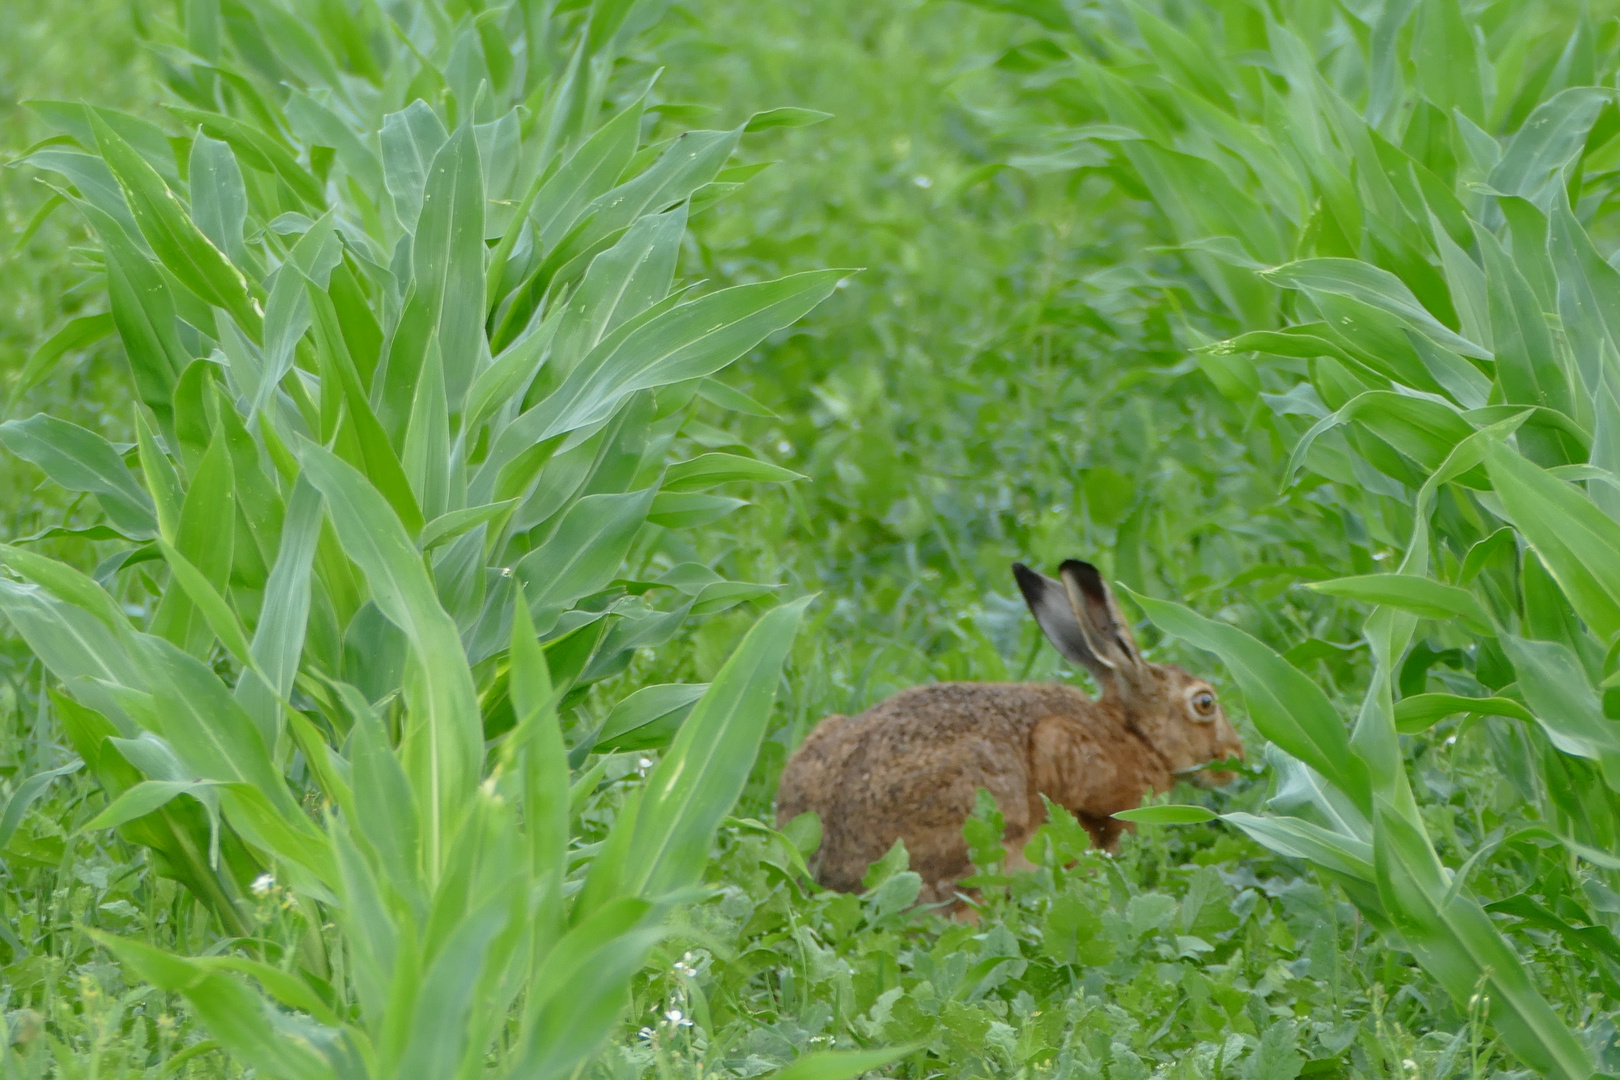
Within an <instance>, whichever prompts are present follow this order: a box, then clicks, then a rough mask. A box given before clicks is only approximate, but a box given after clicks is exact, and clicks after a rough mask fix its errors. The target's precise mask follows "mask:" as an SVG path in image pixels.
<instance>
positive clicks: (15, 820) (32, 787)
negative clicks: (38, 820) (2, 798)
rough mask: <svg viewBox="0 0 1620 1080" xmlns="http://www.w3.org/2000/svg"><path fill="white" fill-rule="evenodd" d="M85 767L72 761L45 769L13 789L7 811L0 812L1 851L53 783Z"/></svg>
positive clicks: (82, 763)
mask: <svg viewBox="0 0 1620 1080" xmlns="http://www.w3.org/2000/svg"><path fill="white" fill-rule="evenodd" d="M83 767H84V762H83V761H70V762H68V763H67V764H66V765H59V766H57V767H56V768H54V769H43V770H41V771H40V772H37V773H35V774H34V775H32V776H30V777H28V778H27V779H25V780H23V781H21V782H20V783H18V784H17V786H16V787H15V788H13V789H12V792H11V798H9V799H7V800H6V808H5V810H4V811H3V812H0V851H4V850H5V848H6V845H7V844H9V843H11V836H12V834H13V833H15V832H16V831H17V826H18V825H20V824H22V819H23V815H24V814H26V813H28V808H29V807H30V806H32V805H34V802H35V801H36V800H37V799H38V798H39V797H40V796H41V795H43V794H45V792H46V791H48V790H49V789H50V786H51V781H53V780H56V779H57V778H58V777H62V776H67V775H69V774H71V773H76V772H78V771H79V770H80V769H82V768H83Z"/></svg>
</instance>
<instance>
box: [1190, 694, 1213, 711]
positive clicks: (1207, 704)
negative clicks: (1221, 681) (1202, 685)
mask: <svg viewBox="0 0 1620 1080" xmlns="http://www.w3.org/2000/svg"><path fill="white" fill-rule="evenodd" d="M1192 707H1193V708H1194V709H1195V710H1196V711H1197V713H1198V715H1199V716H1209V715H1210V714H1211V713H1213V712H1214V711H1215V695H1214V694H1212V693H1210V692H1209V691H1208V690H1200V691H1198V693H1196V694H1194V695H1193V698H1192Z"/></svg>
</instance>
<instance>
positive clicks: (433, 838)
mask: <svg viewBox="0 0 1620 1080" xmlns="http://www.w3.org/2000/svg"><path fill="white" fill-rule="evenodd" d="M298 453H299V459H300V461H302V463H303V466H304V469H305V473H306V475H307V476H308V477H309V480H310V483H312V484H313V485H314V486H315V487H316V488H317V489H318V490H319V491H320V493H321V494H322V495H323V496H324V497H325V500H326V511H327V516H328V519H329V520H330V521H331V523H332V528H333V530H334V531H335V532H336V533H337V537H338V541H339V542H340V543H341V544H342V545H343V550H344V552H345V553H346V554H347V555H348V556H349V558H350V559H353V560H354V562H355V563H356V564H358V565H359V567H360V569H361V571H362V572H363V573H364V574H365V576H366V581H367V583H368V584H369V585H370V586H371V595H372V598H373V599H374V600H375V601H376V603H377V607H378V608H379V609H380V610H381V611H382V613H383V614H384V615H385V616H386V617H387V618H388V620H389V621H390V622H392V623H393V624H394V625H395V626H397V627H399V628H400V629H401V630H403V631H404V632H405V635H406V637H407V638H409V639H410V642H411V651H412V653H413V661H412V664H411V667H412V669H413V670H412V671H411V672H410V673H409V674H408V677H407V679H406V683H405V702H406V708H407V711H408V716H407V720H406V724H405V731H404V734H403V737H402V738H401V742H400V748H401V757H402V758H403V761H404V764H405V770H406V773H407V774H408V775H409V776H410V778H411V785H412V788H413V794H414V796H415V799H416V804H417V807H418V812H419V813H420V814H421V815H422V817H423V819H424V821H425V823H426V829H425V831H426V834H427V845H428V848H427V852H426V867H427V869H428V876H429V880H435V879H436V878H437V875H438V871H439V869H440V868H441V867H442V865H443V860H444V858H445V850H444V844H445V842H446V839H447V832H448V830H449V828H450V823H451V822H453V821H455V820H456V819H458V818H459V816H460V813H461V808H462V807H464V806H465V805H466V799H467V797H468V794H469V793H470V792H471V790H472V788H473V785H474V784H475V783H476V782H477V777H478V773H479V771H480V766H481V763H482V761H483V749H484V747H483V728H482V723H481V721H480V717H479V713H478V703H477V699H476V696H475V694H474V691H473V683H472V674H471V672H470V671H469V670H468V668H467V660H466V656H465V654H464V653H463V652H462V648H461V636H460V633H459V631H458V630H457V629H456V624H455V622H454V621H453V620H452V619H451V618H450V616H449V615H448V614H446V613H445V610H444V608H443V607H441V606H440V605H439V600H438V595H437V593H436V591H435V590H434V586H433V582H432V581H431V580H430V579H429V577H428V574H427V570H426V568H425V567H424V566H423V565H422V560H421V556H420V555H419V554H418V552H417V550H416V546H415V544H413V543H412V542H411V539H410V537H409V536H407V535H406V533H405V529H404V527H403V526H401V525H400V522H399V519H398V518H397V517H396V516H395V515H394V513H393V511H392V510H391V509H390V508H389V505H388V503H387V501H386V500H384V499H383V497H382V496H381V495H380V494H378V492H377V490H376V488H374V487H372V486H371V485H370V484H368V483H366V480H365V478H364V477H362V476H361V475H360V474H359V473H358V472H356V471H355V470H354V468H353V467H352V466H349V465H347V464H345V463H344V462H342V461H340V460H339V459H338V458H337V457H335V456H334V455H333V454H332V453H330V452H329V451H327V450H324V449H322V448H321V447H319V446H316V445H314V444H313V443H310V442H308V441H301V442H300V444H299V451H298Z"/></svg>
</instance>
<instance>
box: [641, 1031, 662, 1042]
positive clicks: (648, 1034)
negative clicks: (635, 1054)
mask: <svg viewBox="0 0 1620 1080" xmlns="http://www.w3.org/2000/svg"><path fill="white" fill-rule="evenodd" d="M657 1034H658V1033H657V1032H656V1031H654V1030H653V1029H652V1028H650V1027H644V1028H642V1029H641V1030H640V1031H638V1032H636V1038H638V1039H640V1040H642V1041H643V1042H652V1041H653V1036H655V1035H657Z"/></svg>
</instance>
